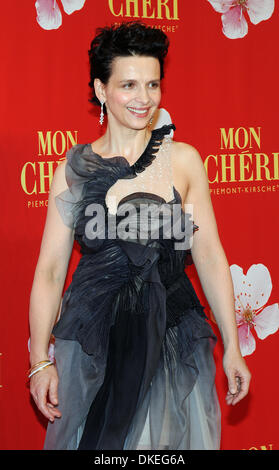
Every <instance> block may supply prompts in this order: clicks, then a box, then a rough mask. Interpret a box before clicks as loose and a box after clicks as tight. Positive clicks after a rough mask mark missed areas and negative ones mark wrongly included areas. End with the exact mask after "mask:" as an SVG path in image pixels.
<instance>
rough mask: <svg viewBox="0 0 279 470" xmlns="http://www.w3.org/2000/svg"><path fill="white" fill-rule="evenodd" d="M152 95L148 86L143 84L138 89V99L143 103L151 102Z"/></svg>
mask: <svg viewBox="0 0 279 470" xmlns="http://www.w3.org/2000/svg"><path fill="white" fill-rule="evenodd" d="M149 100H150V97H149V91H148V89H147V88H146V86H145V85H144V86H141V87H139V89H138V93H137V101H139V102H141V103H142V104H147V103H149Z"/></svg>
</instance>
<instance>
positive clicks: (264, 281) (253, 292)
mask: <svg viewBox="0 0 279 470" xmlns="http://www.w3.org/2000/svg"><path fill="white" fill-rule="evenodd" d="M230 270H231V275H232V280H233V285H234V294H235V309H236V310H237V311H240V312H244V311H245V310H247V309H249V310H251V311H252V310H258V309H260V308H262V307H263V306H264V305H265V304H266V303H267V301H268V299H269V297H270V294H271V290H272V281H271V277H270V274H269V271H268V269H267V267H266V266H264V265H263V264H261V263H259V264H253V265H252V266H250V268H249V269H248V271H247V274H246V276H245V275H244V274H243V269H242V268H241V267H240V266H238V265H236V264H233V265H231V266H230Z"/></svg>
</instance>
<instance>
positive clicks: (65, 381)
mask: <svg viewBox="0 0 279 470" xmlns="http://www.w3.org/2000/svg"><path fill="white" fill-rule="evenodd" d="M191 318H192V319H193V321H192V322H191ZM196 321H199V322H203V325H202V327H203V334H201V331H202V329H201V328H200V334H199V335H198V336H197V337H196V338H194V332H195V327H194V326H192V327H193V333H191V335H192V337H193V341H194V342H195V346H194V348H193V351H192V353H191V354H190V355H187V356H185V355H184V354H183V352H184V351H183V348H184V345H185V344H186V341H187V337H189V331H188V330H189V327H190V326H189V325H191V324H192V325H195V322H196ZM207 332H208V334H207ZM210 332H211V327H210V326H209V325H208V324H207V322H206V321H205V320H204V319H203V318H202V319H200V318H198V316H197V314H196V312H195V310H194V309H193V310H192V311H191V314H190V315H188V316H187V317H185V319H184V320H182V321H181V322H180V323H179V325H177V326H175V327H171V328H168V329H167V330H166V335H165V338H164V341H163V344H162V349H161V355H160V360H159V365H158V367H157V370H156V372H155V374H154V376H153V378H152V382H151V384H150V386H149V388H148V391H147V393H146V395H145V397H144V399H143V401H142V402H141V405H140V407H138V408H137V410H136V412H135V414H134V416H133V420H132V422H131V425H130V427H129V430H128V433H127V435H126V439H125V443H124V447H123V450H163V449H165V450H219V449H220V435H221V415H220V406H219V401H218V397H217V393H216V387H215V362H214V357H213V349H214V346H215V341H216V338H215V337H214V335H213V334H210ZM55 359H56V366H57V370H58V376H59V385H58V399H59V405H58V408H59V410H60V411H61V413H62V417H61V418H55V421H54V422H53V423H51V422H49V423H48V426H47V432H46V437H45V442H44V450H76V449H78V446H79V442H80V439H81V436H82V433H83V429H84V426H85V422H86V418H87V414H88V411H89V409H90V406H91V403H92V401H93V400H94V398H95V396H96V395H97V393H98V390H99V389H100V387H101V385H102V383H103V380H104V376H105V370H106V360H107V358H106V357H103V358H101V359H100V358H99V359H97V358H95V357H94V359H93V356H91V355H88V354H86V353H85V352H84V351H83V349H82V348H81V345H80V343H79V342H78V341H75V340H65V339H60V338H56V340H55ZM120 380H121V378H120ZM130 393H132V391H131V390H129V389H127V394H130ZM104 411H105V410H104ZM119 450H121V449H119Z"/></svg>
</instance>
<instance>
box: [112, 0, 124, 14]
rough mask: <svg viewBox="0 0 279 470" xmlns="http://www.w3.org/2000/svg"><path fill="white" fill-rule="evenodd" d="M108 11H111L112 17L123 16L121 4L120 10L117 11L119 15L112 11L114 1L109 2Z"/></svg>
mask: <svg viewBox="0 0 279 470" xmlns="http://www.w3.org/2000/svg"><path fill="white" fill-rule="evenodd" d="M109 9H110V11H111V13H112V14H113V15H114V16H123V4H122V3H121V9H120V11H119V13H115V10H114V1H113V0H109Z"/></svg>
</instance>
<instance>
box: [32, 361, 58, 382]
mask: <svg viewBox="0 0 279 470" xmlns="http://www.w3.org/2000/svg"><path fill="white" fill-rule="evenodd" d="M49 366H54V362H51V361H50V363H49V364H46V365H45V366H42V367H39V368H38V370H35V371H32V372H31V374H29V375H28V378H29V379H30V378H31V377H32V375H35V374H37V372H40V371H41V370H43V369H46V368H47V367H49Z"/></svg>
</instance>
